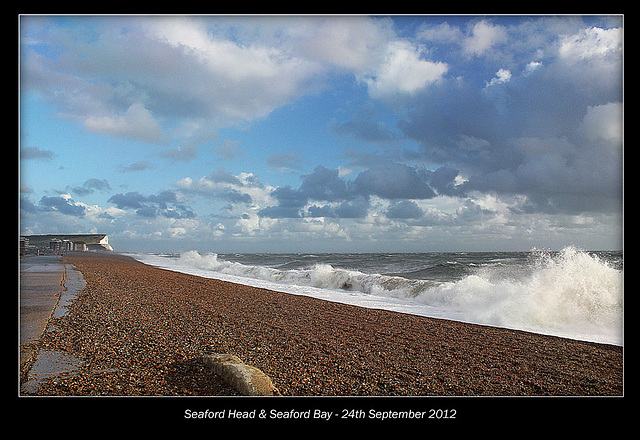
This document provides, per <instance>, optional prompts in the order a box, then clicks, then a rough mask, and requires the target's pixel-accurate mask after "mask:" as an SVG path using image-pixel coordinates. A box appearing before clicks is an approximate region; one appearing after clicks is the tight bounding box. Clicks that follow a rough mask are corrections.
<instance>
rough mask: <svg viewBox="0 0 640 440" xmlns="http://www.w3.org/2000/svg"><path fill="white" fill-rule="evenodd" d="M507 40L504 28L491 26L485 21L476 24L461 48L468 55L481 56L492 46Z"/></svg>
mask: <svg viewBox="0 0 640 440" xmlns="http://www.w3.org/2000/svg"><path fill="white" fill-rule="evenodd" d="M506 39H507V32H506V30H505V28H504V26H500V25H493V24H491V23H489V22H487V21H485V20H483V21H480V22H478V23H476V24H475V25H474V26H473V28H472V29H471V32H470V35H469V36H468V37H467V38H466V39H465V40H464V41H463V43H462V47H463V50H464V52H465V53H467V54H469V55H483V54H484V53H485V52H486V51H488V50H489V49H491V48H492V47H493V46H494V45H496V44H498V43H502V42H504V41H506Z"/></svg>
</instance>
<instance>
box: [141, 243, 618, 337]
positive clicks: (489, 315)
mask: <svg viewBox="0 0 640 440" xmlns="http://www.w3.org/2000/svg"><path fill="white" fill-rule="evenodd" d="M162 260H164V261H167V259H166V258H162ZM147 262H149V263H151V264H154V262H153V261H147ZM163 266H164V267H167V268H170V269H173V270H178V271H192V273H195V274H198V275H200V276H209V277H213V278H216V277H217V275H219V274H224V275H228V276H230V277H233V280H234V281H236V282H243V280H248V279H250V280H253V283H252V284H253V285H257V286H258V287H267V288H271V289H273V288H274V287H273V286H274V285H275V286H277V287H278V288H277V290H282V291H285V292H290V293H297V294H307V295H309V296H318V295H316V294H315V292H316V291H315V290H314V289H321V290H322V291H323V295H324V296H323V298H325V299H326V298H327V294H331V295H333V296H330V298H332V299H333V300H335V301H338V302H344V299H345V298H347V297H345V295H344V293H345V292H349V293H350V294H351V295H350V296H349V297H348V298H347V299H348V301H349V302H350V303H352V304H356V305H363V306H368V305H367V301H368V300H367V301H365V298H367V297H371V298H373V297H376V302H375V304H376V305H375V307H378V308H389V309H391V310H399V309H398V304H399V303H398V300H400V301H403V302H405V303H407V304H408V303H410V304H411V307H410V309H409V310H410V311H409V312H408V313H416V314H421V315H425V316H433V317H440V318H448V319H454V320H459V321H465V322H473V323H478V324H486V325H493V326H498V327H506V328H512V329H520V330H526V331H533V332H538V333H545V334H553V335H557V336H563V337H569V338H573V339H583V340H589V341H595V342H604V343H612V344H618V345H621V344H622V304H623V295H622V284H623V282H622V268H621V267H614V265H613V264H612V263H611V262H609V261H606V260H605V259H602V258H600V257H599V256H598V255H596V254H593V253H589V252H586V251H583V250H580V249H577V248H575V247H572V246H570V247H567V248H565V249H563V250H562V251H560V252H549V251H539V250H533V251H531V252H530V253H529V254H528V256H527V258H526V259H525V261H524V262H519V263H518V264H504V263H502V262H501V261H499V260H496V261H495V262H493V263H490V264H473V263H469V264H466V265H465V269H464V270H461V268H460V263H456V262H455V261H442V262H441V263H439V266H440V269H442V268H446V267H450V268H451V271H452V272H451V273H452V274H455V275H454V276H453V277H452V279H450V280H448V281H442V278H441V277H440V278H438V279H437V280H436V279H410V278H407V277H405V276H398V275H384V274H379V273H364V272H361V271H358V270H349V269H343V268H336V267H334V266H333V265H331V264H328V263H326V262H324V263H318V264H313V265H311V266H308V267H302V268H295V269H284V267H287V266H286V265H282V266H280V267H279V268H278V267H268V266H262V265H249V264H243V263H240V262H236V261H227V260H224V259H221V258H219V256H218V255H217V254H206V253H205V254H200V253H198V252H196V251H189V252H185V253H182V254H180V256H179V257H178V258H177V259H173V262H172V263H168V264H163ZM193 270H195V271H196V272H193ZM414 275H415V274H414ZM425 275H426V272H425ZM227 279H228V278H227ZM305 288H308V289H306V290H305ZM325 291H329V292H325ZM384 298H387V301H389V304H388V307H387V306H385V305H384V304H383V305H382V306H381V305H380V304H381V301H378V299H379V300H382V303H384V301H385V300H384ZM402 310H403V311H404V310H405V309H402Z"/></svg>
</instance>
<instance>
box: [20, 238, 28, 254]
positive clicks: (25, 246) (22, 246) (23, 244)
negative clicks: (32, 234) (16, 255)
mask: <svg viewBox="0 0 640 440" xmlns="http://www.w3.org/2000/svg"><path fill="white" fill-rule="evenodd" d="M28 248H29V238H28V237H20V255H24V254H26V253H27V249H28Z"/></svg>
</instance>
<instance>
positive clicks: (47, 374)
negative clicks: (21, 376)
mask: <svg viewBox="0 0 640 440" xmlns="http://www.w3.org/2000/svg"><path fill="white" fill-rule="evenodd" d="M81 364H82V361H81V360H80V359H78V358H77V357H74V356H69V355H67V354H64V353H62V352H60V351H52V350H42V351H40V352H39V353H38V358H37V359H36V361H35V362H34V364H33V365H32V366H31V369H30V370H29V377H28V379H27V381H26V382H25V383H24V384H23V385H22V387H21V391H22V392H23V393H35V392H37V391H38V387H39V385H40V383H41V382H42V381H43V380H46V379H49V378H52V377H56V376H60V375H61V374H64V373H71V372H73V371H75V370H77V369H78V368H79V367H80V365H81Z"/></svg>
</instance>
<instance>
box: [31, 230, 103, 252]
mask: <svg viewBox="0 0 640 440" xmlns="http://www.w3.org/2000/svg"><path fill="white" fill-rule="evenodd" d="M70 251H113V248H112V247H111V245H109V238H108V237H107V235H106V234H46V235H23V236H21V237H20V253H49V252H53V253H60V252H70Z"/></svg>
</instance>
